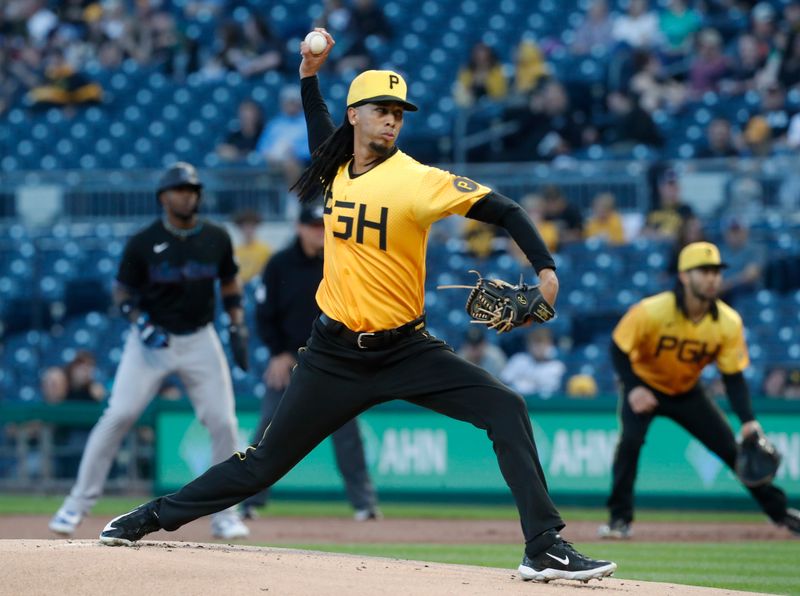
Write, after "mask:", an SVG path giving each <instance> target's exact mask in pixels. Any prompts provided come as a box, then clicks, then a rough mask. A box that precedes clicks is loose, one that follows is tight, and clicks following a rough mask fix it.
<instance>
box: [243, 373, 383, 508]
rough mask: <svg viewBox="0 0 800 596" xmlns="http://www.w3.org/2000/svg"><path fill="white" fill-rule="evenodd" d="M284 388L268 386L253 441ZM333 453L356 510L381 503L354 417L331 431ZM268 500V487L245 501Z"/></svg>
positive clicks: (261, 432) (257, 504)
mask: <svg viewBox="0 0 800 596" xmlns="http://www.w3.org/2000/svg"><path fill="white" fill-rule="evenodd" d="M283 391H284V390H283V389H271V388H267V393H266V395H264V398H263V399H262V400H261V418H260V419H259V421H258V427H257V428H256V431H255V434H254V437H255V438H254V439H253V442H254V444H258V442H259V441H260V440H261V437H262V436H264V431H265V430H267V426H269V423H270V422H271V421H272V416H273V415H274V414H275V410H276V409H277V407H278V404H279V403H280V402H281V399H282V398H283ZM331 440H332V442H333V453H334V456H335V457H336V466H337V467H338V468H339V473H340V474H341V475H342V479H343V480H344V490H345V493H346V494H347V499H348V500H349V501H350V504H351V505H352V506H353V509H355V510H356V511H359V510H368V511H373V510H375V509H376V508H377V506H378V497H377V495H376V494H375V487H374V486H372V480H371V479H370V477H369V472H368V471H367V462H366V459H365V458H364V442H363V441H362V440H361V430H360V429H359V427H358V420H356V419H355V418H354V419H353V420H350V421H348V422H345V423H344V424H343V425H342V426H341V427H340V428H339V429H337V430H335V431H333V433H332V434H331ZM268 500H269V489H268V488H265V489H264V490H262V491H261V492H259V493H256V494H255V495H253V496H252V497H248V498H247V499H245V501H244V504H245V505H248V506H250V507H264V506H265V505H266V504H267V501H268Z"/></svg>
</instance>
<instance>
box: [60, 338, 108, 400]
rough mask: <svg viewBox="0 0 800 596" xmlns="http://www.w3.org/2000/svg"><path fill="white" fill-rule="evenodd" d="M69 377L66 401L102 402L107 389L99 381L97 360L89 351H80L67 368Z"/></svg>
mask: <svg viewBox="0 0 800 596" xmlns="http://www.w3.org/2000/svg"><path fill="white" fill-rule="evenodd" d="M65 372H66V376H67V385H68V389H67V394H66V396H65V400H66V401H89V402H96V401H102V399H103V398H104V397H105V396H106V388H105V387H104V386H103V384H102V383H100V382H99V381H98V380H97V379H96V376H97V360H96V359H95V357H94V354H92V353H91V352H89V351H87V350H79V351H78V352H77V353H76V354H75V357H74V358H73V359H72V360H71V361H70V362H69V363H68V364H67V366H66V367H65Z"/></svg>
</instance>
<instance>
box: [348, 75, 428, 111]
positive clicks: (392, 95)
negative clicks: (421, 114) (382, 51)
mask: <svg viewBox="0 0 800 596" xmlns="http://www.w3.org/2000/svg"><path fill="white" fill-rule="evenodd" d="M407 93H408V86H407V85H406V82H405V80H404V79H403V77H401V76H400V75H399V74H397V73H396V72H394V71H391V70H365V71H364V72H362V73H361V74H360V75H358V76H357V77H356V78H355V79H353V82H352V83H350V90H349V91H348V92H347V106H348V107H358V106H361V105H364V104H366V103H378V102H383V101H395V102H397V103H399V104H401V105H402V106H403V109H405V110H407V111H409V112H416V111H417V106H415V105H414V104H413V103H411V102H410V101H407V100H406V95H407Z"/></svg>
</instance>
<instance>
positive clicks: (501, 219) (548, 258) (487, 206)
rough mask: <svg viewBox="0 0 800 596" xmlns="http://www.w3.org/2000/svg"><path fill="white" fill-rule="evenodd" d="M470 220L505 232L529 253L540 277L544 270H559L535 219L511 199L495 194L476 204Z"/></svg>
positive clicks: (530, 259) (491, 193)
mask: <svg viewBox="0 0 800 596" xmlns="http://www.w3.org/2000/svg"><path fill="white" fill-rule="evenodd" d="M466 217H468V218H469V219H474V220H476V221H482V222H484V223H488V224H493V225H496V226H500V227H501V228H504V229H505V230H506V232H508V235H509V236H511V238H512V239H513V240H514V242H516V243H517V245H518V246H519V247H520V248H521V249H522V252H523V253H525V256H526V257H527V258H528V260H529V261H530V262H531V265H533V268H534V269H535V270H536V273H539V271H541V270H542V269H555V268H556V264H555V262H554V261H553V257H552V255H551V254H550V251H549V250H547V246H545V243H544V240H542V237H541V236H540V235H539V231H538V230H537V229H536V226H534V225H533V222H532V221H531V218H530V217H528V214H527V213H526V212H525V210H524V209H523V208H522V207H520V206H519V205H518V204H517V203H516V202H514V201H512V200H511V199H509V198H508V197H506V196H503V195H501V194H500V193H497V192H494V191H492V192H490V193H489V194H488V195H486V196H485V197H483V198H482V199H480V200H479V201H478V202H477V203H475V204H474V205H473V206H472V207H471V208H470V210H469V211H468V212H467V214H466Z"/></svg>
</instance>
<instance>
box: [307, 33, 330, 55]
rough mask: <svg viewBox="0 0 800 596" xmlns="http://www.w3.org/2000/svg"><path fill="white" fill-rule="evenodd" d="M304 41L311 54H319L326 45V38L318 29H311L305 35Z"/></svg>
mask: <svg viewBox="0 0 800 596" xmlns="http://www.w3.org/2000/svg"><path fill="white" fill-rule="evenodd" d="M306 43H307V44H308V49H309V50H311V53H312V54H321V53H322V52H324V51H325V48H327V47H328V40H327V39H325V36H324V35H323V34H322V33H320V32H319V31H312V32H311V33H309V34H308V35H306Z"/></svg>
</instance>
